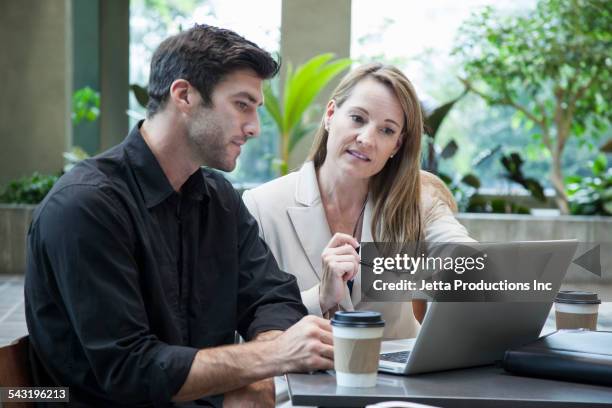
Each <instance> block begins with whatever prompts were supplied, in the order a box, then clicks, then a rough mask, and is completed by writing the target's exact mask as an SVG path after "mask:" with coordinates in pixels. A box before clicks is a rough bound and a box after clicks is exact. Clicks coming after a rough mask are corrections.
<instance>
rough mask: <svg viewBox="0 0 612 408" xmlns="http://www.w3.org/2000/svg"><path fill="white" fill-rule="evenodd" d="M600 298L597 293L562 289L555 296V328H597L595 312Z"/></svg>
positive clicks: (597, 309)
mask: <svg viewBox="0 0 612 408" xmlns="http://www.w3.org/2000/svg"><path fill="white" fill-rule="evenodd" d="M600 303H601V300H600V299H599V298H598V297H597V293H593V292H582V291H575V290H562V291H560V292H559V293H558V294H557V296H556V297H555V318H556V322H557V330H561V329H587V330H597V314H598V313H599V304H600Z"/></svg>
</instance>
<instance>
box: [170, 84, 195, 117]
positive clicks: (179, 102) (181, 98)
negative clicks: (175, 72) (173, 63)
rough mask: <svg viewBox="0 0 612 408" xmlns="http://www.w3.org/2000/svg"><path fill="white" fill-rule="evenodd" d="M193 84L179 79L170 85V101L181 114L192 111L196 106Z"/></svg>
mask: <svg viewBox="0 0 612 408" xmlns="http://www.w3.org/2000/svg"><path fill="white" fill-rule="evenodd" d="M193 91H194V89H193V87H192V86H191V84H190V83H189V82H188V81H186V80H184V79H177V80H175V81H174V82H172V84H171V85H170V98H169V99H170V100H171V101H172V104H173V105H174V106H176V108H177V109H178V110H180V111H181V112H185V111H187V110H190V109H191V108H192V107H193V106H194V102H195V101H194V94H193Z"/></svg>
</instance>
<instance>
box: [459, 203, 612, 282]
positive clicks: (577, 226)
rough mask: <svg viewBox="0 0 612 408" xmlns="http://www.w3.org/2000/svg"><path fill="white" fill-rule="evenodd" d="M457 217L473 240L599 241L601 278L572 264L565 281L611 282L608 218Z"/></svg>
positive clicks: (611, 226) (611, 224)
mask: <svg viewBox="0 0 612 408" xmlns="http://www.w3.org/2000/svg"><path fill="white" fill-rule="evenodd" d="M457 218H458V219H459V221H460V222H461V223H462V224H463V225H464V226H465V227H466V228H467V229H468V231H469V232H470V235H471V236H473V237H474V239H476V240H478V241H482V242H486V241H489V242H508V241H536V240H552V239H577V240H578V242H586V243H593V244H596V243H602V244H603V245H602V246H601V266H602V278H601V279H600V278H599V277H597V276H595V275H593V274H590V273H588V272H586V271H584V270H583V269H582V268H580V267H578V266H576V265H572V266H571V267H570V269H569V271H568V274H567V277H566V281H567V282H585V283H597V284H600V283H601V284H610V283H612V253H611V251H610V249H612V248H611V246H612V217H602V216H569V215H566V216H553V217H551V216H538V215H518V214H475V213H461V214H459V215H458V216H457Z"/></svg>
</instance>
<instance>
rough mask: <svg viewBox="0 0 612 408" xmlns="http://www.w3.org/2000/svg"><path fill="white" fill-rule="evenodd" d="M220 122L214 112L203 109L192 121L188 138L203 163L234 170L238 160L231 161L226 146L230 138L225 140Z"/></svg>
mask: <svg viewBox="0 0 612 408" xmlns="http://www.w3.org/2000/svg"><path fill="white" fill-rule="evenodd" d="M203 109H207V108H203ZM219 122H220V121H219V120H218V118H216V116H215V114H214V113H208V112H206V111H204V110H203V111H201V113H200V114H199V115H198V117H197V118H195V119H194V120H193V122H191V124H190V126H189V129H188V132H187V138H188V140H189V142H190V144H191V147H192V148H193V150H194V156H195V157H196V158H197V159H198V161H199V162H200V164H201V165H203V166H208V167H212V168H215V169H219V170H222V171H232V170H233V169H234V168H235V167H236V161H235V160H234V161H233V162H231V163H230V162H229V161H230V160H229V159H228V153H227V146H226V144H227V143H229V140H228V141H226V140H225V138H224V132H223V127H222V126H221V124H220V123H219Z"/></svg>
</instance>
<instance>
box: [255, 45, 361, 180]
mask: <svg viewBox="0 0 612 408" xmlns="http://www.w3.org/2000/svg"><path fill="white" fill-rule="evenodd" d="M332 59H333V54H331V53H328V54H321V55H317V56H315V57H313V58H311V59H310V60H308V61H307V62H306V63H304V64H303V65H301V66H299V67H298V68H296V69H295V71H294V70H293V69H292V67H291V64H289V66H288V68H287V73H286V77H285V83H284V87H283V95H282V96H281V95H279V93H278V92H276V91H275V90H274V89H273V87H272V84H271V83H270V82H269V81H268V82H266V84H265V85H264V104H265V108H266V110H267V111H268V112H269V113H270V115H271V116H272V118H273V119H274V122H275V123H276V126H277V127H278V131H279V135H280V146H279V150H280V163H279V167H280V173H281V174H282V175H284V174H287V172H288V163H289V154H290V153H291V151H292V150H293V148H294V147H295V145H297V143H298V142H299V141H300V140H301V139H302V138H303V137H304V135H306V134H307V133H309V132H310V131H312V130H313V128H314V127H313V124H307V123H304V120H303V117H304V114H305V112H306V110H307V109H308V108H309V107H310V106H311V104H312V103H313V101H314V100H315V98H316V97H317V95H319V93H320V92H321V90H323V88H324V87H325V86H326V85H327V84H328V83H329V82H330V81H331V80H332V79H333V78H335V77H336V76H337V75H338V74H340V73H341V72H342V71H344V70H345V69H347V68H348V67H349V66H350V65H351V60H350V59H348V58H341V59H336V60H332Z"/></svg>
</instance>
